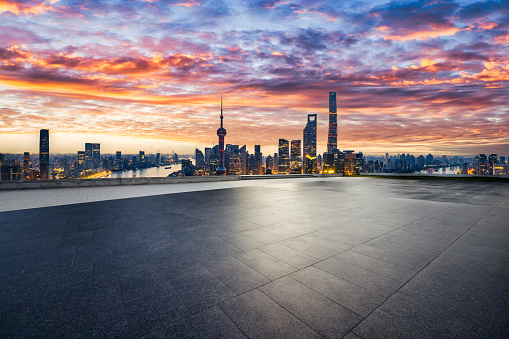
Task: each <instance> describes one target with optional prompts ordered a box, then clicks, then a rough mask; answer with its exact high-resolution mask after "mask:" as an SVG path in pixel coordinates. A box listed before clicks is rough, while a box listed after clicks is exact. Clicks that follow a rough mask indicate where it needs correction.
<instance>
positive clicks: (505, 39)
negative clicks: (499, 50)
mask: <svg viewBox="0 0 509 339" xmlns="http://www.w3.org/2000/svg"><path fill="white" fill-rule="evenodd" d="M495 43H496V44H499V45H503V44H509V34H506V35H501V36H497V37H496V38H495Z"/></svg>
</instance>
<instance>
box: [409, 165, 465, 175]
mask: <svg viewBox="0 0 509 339" xmlns="http://www.w3.org/2000/svg"><path fill="white" fill-rule="evenodd" d="M460 170H461V167H460V166H453V167H443V168H437V170H436V171H435V170H434V169H432V168H430V169H425V170H422V171H420V172H416V173H420V174H431V175H444V174H458V171H460Z"/></svg>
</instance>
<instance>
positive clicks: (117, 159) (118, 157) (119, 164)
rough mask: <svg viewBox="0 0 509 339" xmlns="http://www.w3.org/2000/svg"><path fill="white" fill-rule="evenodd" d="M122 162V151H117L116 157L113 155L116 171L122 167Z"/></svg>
mask: <svg viewBox="0 0 509 339" xmlns="http://www.w3.org/2000/svg"><path fill="white" fill-rule="evenodd" d="M78 153H79V152H78ZM123 165H124V162H123V161H122V152H121V151H117V153H116V157H115V169H116V170H117V171H120V170H122V169H123V168H124V166H123Z"/></svg>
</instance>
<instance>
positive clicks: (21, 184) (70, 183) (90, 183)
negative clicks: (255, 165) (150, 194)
mask: <svg viewBox="0 0 509 339" xmlns="http://www.w3.org/2000/svg"><path fill="white" fill-rule="evenodd" d="M234 180H240V175H225V176H209V177H163V178H118V179H117V178H115V179H113V178H102V179H59V180H46V181H40V180H33V181H32V180H28V181H0V190H19V189H34V188H69V187H98V186H123V185H150V184H182V183H191V182H217V181H234Z"/></svg>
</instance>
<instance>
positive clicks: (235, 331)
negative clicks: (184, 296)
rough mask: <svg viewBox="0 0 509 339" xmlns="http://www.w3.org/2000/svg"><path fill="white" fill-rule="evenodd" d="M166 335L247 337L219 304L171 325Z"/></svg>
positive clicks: (173, 336) (182, 336) (171, 336)
mask: <svg viewBox="0 0 509 339" xmlns="http://www.w3.org/2000/svg"><path fill="white" fill-rule="evenodd" d="M164 336H165V337H166V338H211V339H215V338H232V339H234V338H239V339H240V338H246V336H245V335H244V334H243V333H242V332H241V331H240V330H239V328H238V327H237V326H235V324H234V323H233V322H232V321H231V320H230V319H229V318H228V317H227V316H226V315H225V314H224V312H223V311H221V309H220V308H219V307H217V306H214V307H211V308H209V309H207V310H204V311H202V312H200V313H197V314H195V315H193V316H190V317H188V318H186V319H184V320H182V321H180V322H178V323H176V324H174V325H171V326H170V327H169V328H168V330H167V331H166V333H165V334H164Z"/></svg>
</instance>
